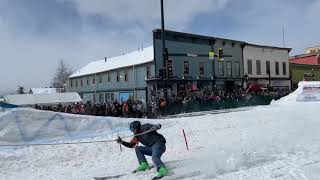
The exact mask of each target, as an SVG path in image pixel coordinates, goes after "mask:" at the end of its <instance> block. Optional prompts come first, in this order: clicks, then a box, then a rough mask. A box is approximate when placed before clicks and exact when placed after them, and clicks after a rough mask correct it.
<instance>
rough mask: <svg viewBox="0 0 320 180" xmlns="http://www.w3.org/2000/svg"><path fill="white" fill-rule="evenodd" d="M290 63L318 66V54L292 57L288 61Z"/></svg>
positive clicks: (319, 55) (319, 58)
mask: <svg viewBox="0 0 320 180" xmlns="http://www.w3.org/2000/svg"><path fill="white" fill-rule="evenodd" d="M289 61H290V63H295V64H309V65H319V64H320V54H319V53H310V54H301V55H296V56H292V57H290V59H289Z"/></svg>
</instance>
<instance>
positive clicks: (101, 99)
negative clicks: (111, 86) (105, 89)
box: [99, 94, 103, 103]
mask: <svg viewBox="0 0 320 180" xmlns="http://www.w3.org/2000/svg"><path fill="white" fill-rule="evenodd" d="M99 103H103V94H99Z"/></svg>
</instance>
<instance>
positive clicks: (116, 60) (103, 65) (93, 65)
mask: <svg viewBox="0 0 320 180" xmlns="http://www.w3.org/2000/svg"><path fill="white" fill-rule="evenodd" d="M153 59H154V49H153V46H149V47H147V48H144V49H143V50H139V51H134V52H131V53H128V54H124V55H121V56H117V57H113V58H107V59H103V60H99V61H93V62H90V63H89V64H87V65H86V66H84V67H83V68H81V69H79V70H77V71H76V72H75V73H73V74H72V75H71V76H70V77H69V78H74V77H79V76H84V75H89V74H96V73H101V72H105V71H109V70H113V69H118V68H122V67H128V66H133V65H139V64H144V63H147V62H152V61H153Z"/></svg>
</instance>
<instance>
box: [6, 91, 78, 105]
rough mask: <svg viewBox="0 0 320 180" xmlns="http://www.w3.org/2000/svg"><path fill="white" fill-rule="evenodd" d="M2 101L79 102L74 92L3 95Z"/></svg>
mask: <svg viewBox="0 0 320 180" xmlns="http://www.w3.org/2000/svg"><path fill="white" fill-rule="evenodd" d="M4 101H5V102H6V103H9V104H14V105H35V104H57V103H74V102H81V101H82V99H81V97H80V96H79V94H78V93H76V92H71V93H52V94H18V95H7V96H4Z"/></svg>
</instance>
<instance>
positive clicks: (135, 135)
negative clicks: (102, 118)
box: [0, 127, 157, 147]
mask: <svg viewBox="0 0 320 180" xmlns="http://www.w3.org/2000/svg"><path fill="white" fill-rule="evenodd" d="M155 130H157V129H156V128H155V127H152V128H150V129H149V130H148V131H146V132H143V133H140V134H134V135H128V136H123V137H121V139H125V138H130V137H137V136H141V135H144V134H147V133H150V132H152V131H155ZM115 141H116V140H101V141H82V142H66V143H39V144H2V145H1V144H0V147H10V146H11V147H27V146H58V145H71V144H91V143H109V142H115Z"/></svg>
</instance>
